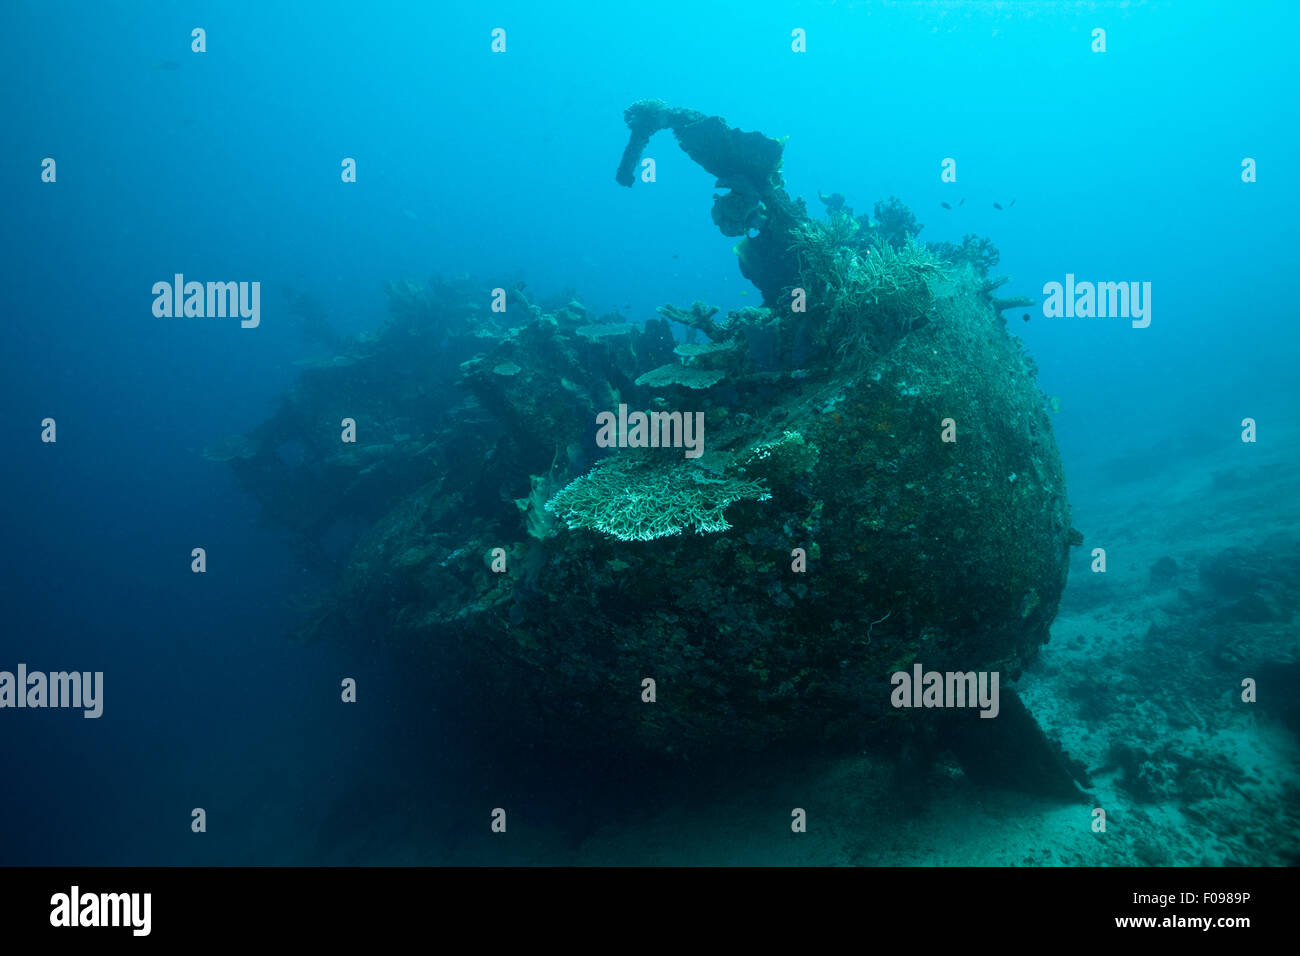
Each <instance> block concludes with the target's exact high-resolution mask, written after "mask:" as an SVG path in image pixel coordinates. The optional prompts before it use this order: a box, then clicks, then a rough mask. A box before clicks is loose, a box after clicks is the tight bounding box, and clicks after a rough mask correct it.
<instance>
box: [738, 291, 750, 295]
mask: <svg viewBox="0 0 1300 956" xmlns="http://www.w3.org/2000/svg"><path fill="white" fill-rule="evenodd" d="M740 294H741V295H749V293H748V292H742V293H740Z"/></svg>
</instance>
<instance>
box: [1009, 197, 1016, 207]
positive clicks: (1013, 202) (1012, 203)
mask: <svg viewBox="0 0 1300 956" xmlns="http://www.w3.org/2000/svg"><path fill="white" fill-rule="evenodd" d="M1015 204H1016V201H1015V200H1014V199H1013V200H1011V205H1010V206H1007V208H1008V209H1010V208H1011V206H1014V205H1015Z"/></svg>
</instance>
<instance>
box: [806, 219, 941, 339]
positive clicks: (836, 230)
mask: <svg viewBox="0 0 1300 956" xmlns="http://www.w3.org/2000/svg"><path fill="white" fill-rule="evenodd" d="M858 231H859V227H858V224H857V223H856V222H854V220H853V219H852V218H851V217H849V216H848V215H847V214H845V213H833V214H831V216H830V217H829V219H827V220H826V221H824V222H818V221H816V220H808V221H807V222H804V223H801V224H800V225H799V226H798V227H797V228H796V229H795V230H794V231H793V232H792V233H791V238H792V240H793V241H792V243H791V247H790V248H791V250H792V251H794V252H795V253H796V254H797V255H798V257H799V263H800V282H801V283H802V286H803V288H804V289H806V290H807V291H808V298H809V305H810V306H811V307H812V308H813V309H814V310H815V311H817V312H820V313H821V317H822V319H823V321H824V323H825V325H826V328H827V330H828V332H829V334H830V336H831V337H833V338H834V339H836V340H838V343H839V350H840V352H841V354H846V353H850V352H854V351H860V350H863V349H870V350H872V351H875V352H884V351H886V350H887V349H888V348H889V347H890V346H891V345H892V344H893V343H894V342H895V341H897V340H898V339H899V338H901V337H902V336H904V335H906V334H907V333H908V332H909V331H911V330H912V329H913V328H914V327H916V326H917V325H919V324H921V323H923V322H924V321H925V319H926V313H927V312H928V311H929V310H930V308H931V306H932V305H933V304H934V301H935V283H936V282H938V281H940V280H943V279H945V278H946V277H947V271H946V269H945V268H944V266H943V264H942V263H941V262H940V261H939V260H938V259H936V258H935V257H934V256H933V255H931V254H930V253H929V252H928V251H927V250H926V249H925V248H924V247H923V246H920V245H918V244H917V243H916V242H915V241H913V240H911V239H907V240H905V241H904V242H903V243H902V244H901V245H899V246H897V247H895V246H893V245H891V244H889V243H887V242H883V241H880V240H879V239H872V240H870V241H869V242H868V243H867V244H866V245H865V246H864V245H862V244H860V243H857V242H855V239H856V238H857V235H858Z"/></svg>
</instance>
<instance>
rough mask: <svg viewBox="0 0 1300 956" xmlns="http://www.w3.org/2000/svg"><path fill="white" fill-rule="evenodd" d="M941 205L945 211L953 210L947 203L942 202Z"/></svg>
mask: <svg viewBox="0 0 1300 956" xmlns="http://www.w3.org/2000/svg"><path fill="white" fill-rule="evenodd" d="M939 205H940V206H942V207H943V208H944V209H951V208H952V206H949V205H948V204H947V203H946V202H941V203H939Z"/></svg>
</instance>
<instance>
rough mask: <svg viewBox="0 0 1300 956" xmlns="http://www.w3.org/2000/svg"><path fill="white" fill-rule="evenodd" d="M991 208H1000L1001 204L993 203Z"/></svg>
mask: <svg viewBox="0 0 1300 956" xmlns="http://www.w3.org/2000/svg"><path fill="white" fill-rule="evenodd" d="M993 208H994V209H1001V208H1002V205H1001V203H994V204H993Z"/></svg>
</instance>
